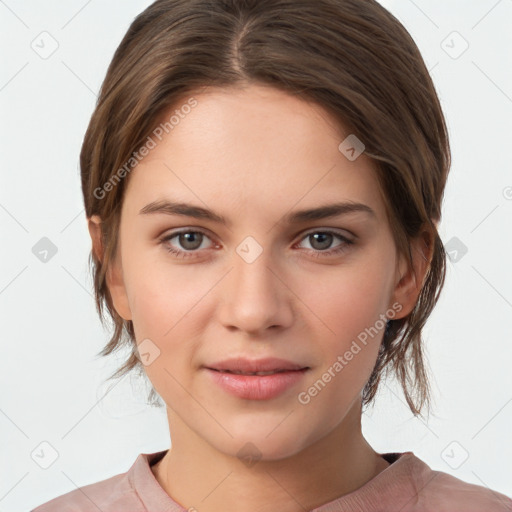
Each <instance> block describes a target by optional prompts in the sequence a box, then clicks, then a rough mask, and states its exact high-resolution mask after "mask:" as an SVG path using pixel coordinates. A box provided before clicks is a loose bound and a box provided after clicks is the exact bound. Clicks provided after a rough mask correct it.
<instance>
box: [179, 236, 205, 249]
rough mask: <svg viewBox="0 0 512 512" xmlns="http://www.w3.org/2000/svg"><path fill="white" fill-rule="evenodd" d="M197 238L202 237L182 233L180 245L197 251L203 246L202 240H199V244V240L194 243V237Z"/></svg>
mask: <svg viewBox="0 0 512 512" xmlns="http://www.w3.org/2000/svg"><path fill="white" fill-rule="evenodd" d="M196 236H199V237H201V233H193V232H191V233H182V234H181V235H180V244H181V245H182V247H184V248H185V249H197V248H198V247H199V246H200V245H201V240H200V239H199V243H197V240H196V241H195V242H194V237H196ZM190 244H192V246H190Z"/></svg>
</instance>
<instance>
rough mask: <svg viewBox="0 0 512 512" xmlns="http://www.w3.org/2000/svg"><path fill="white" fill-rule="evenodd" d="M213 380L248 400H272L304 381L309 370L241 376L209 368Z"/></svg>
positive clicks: (231, 392)
mask: <svg viewBox="0 0 512 512" xmlns="http://www.w3.org/2000/svg"><path fill="white" fill-rule="evenodd" d="M207 370H208V373H209V374H210V375H211V376H212V379H213V380H214V381H215V382H216V383H217V384H218V385H219V386H220V387H221V388H222V389H224V390H225V391H227V392H228V393H230V394H232V395H235V396H237V397H239V398H245V399H246V400H270V399H271V398H275V397H276V396H279V395H280V394H281V393H284V392H285V391H286V390H288V389H290V388H291V387H293V386H295V385H296V384H297V383H298V382H300V381H301V380H302V378H303V377H304V374H305V373H306V371H307V369H303V370H293V371H288V372H279V373H274V374H272V375H239V374H235V373H226V372H219V371H216V370H211V369H209V368H207Z"/></svg>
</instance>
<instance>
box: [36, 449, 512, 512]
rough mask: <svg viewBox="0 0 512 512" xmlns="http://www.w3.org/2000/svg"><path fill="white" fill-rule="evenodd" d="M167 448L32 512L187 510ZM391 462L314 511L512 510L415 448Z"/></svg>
mask: <svg viewBox="0 0 512 512" xmlns="http://www.w3.org/2000/svg"><path fill="white" fill-rule="evenodd" d="M166 452H167V450H165V451H161V452H156V453H151V454H146V453H141V454H139V455H138V457H137V459H136V460H135V462H134V463H133V465H132V467H131V468H130V469H129V470H128V471H127V472H126V473H122V474H119V475H116V476H113V477H111V478H108V479H106V480H102V481H100V482H97V483H94V484H89V485H85V486H83V487H80V488H79V489H75V490H73V491H70V492H68V493H67V494H63V495H62V496H59V497H57V498H54V499H53V500H51V501H48V502H47V503H44V504H42V505H40V506H38V507H37V508H35V509H33V510H32V512H64V511H66V512H85V511H87V512H93V511H95V512H96V511H101V512H143V511H147V512H186V509H185V508H183V507H182V506H181V505H179V504H178V503H176V502H175V501H174V500H173V499H172V498H171V497H170V496H169V495H168V494H167V493H166V492H165V491H164V490H163V488H162V487H161V486H160V484H159V483H158V481H157V480H156V478H155V476H154V475H153V472H152V471H151V468H150V466H151V465H153V464H155V463H156V462H158V461H159V460H160V459H161V458H162V457H163V456H164V455H165V453H166ZM381 456H382V457H384V458H385V459H386V460H387V461H388V462H389V463H390V464H391V465H390V466H388V467H387V468H386V469H385V470H384V471H381V472H380V473H379V474H378V475H377V476H375V477H374V478H372V479H371V480H370V481H368V482H367V483H366V484H364V485H363V486H362V487H360V488H359V489H356V490H355V491H353V492H351V493H349V494H345V495H344V496H341V497H340V498H338V499H336V500H334V501H331V502H329V503H326V504H325V505H322V506H320V507H318V508H315V509H314V511H311V512H398V511H400V512H512V499H510V498H508V497H507V496H505V495H504V494H500V493H498V492H495V491H492V490H490V489H488V488H486V487H483V486H480V485H474V484H469V483H466V482H464V481H462V480H460V479H458V478H455V477H453V476H451V475H449V474H447V473H443V472H441V471H432V470H431V469H430V468H429V467H428V466H427V465H426V464H425V463H424V462H423V461H422V460H420V459H418V458H417V457H416V456H415V455H414V453H413V452H404V453H384V454H381Z"/></svg>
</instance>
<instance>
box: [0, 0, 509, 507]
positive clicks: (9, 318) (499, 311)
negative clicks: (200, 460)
mask: <svg viewBox="0 0 512 512" xmlns="http://www.w3.org/2000/svg"><path fill="white" fill-rule="evenodd" d="M382 3H383V5H385V6H386V7H387V8H389V9H390V10H391V12H392V13H393V14H394V15H395V16H396V17H397V18H398V19H399V20H400V21H401V22H402V23H403V24H404V25H405V27H406V28H407V29H408V30H409V32H410V33H411V35H412V36H413V38H414V39H415V41H416V43H417V44H418V46H419V48H420V50H421V52H422V54H423V56H424V58H425V61H426V63H427V67H428V68H429V70H430V71H431V74H432V77H433V79H434V82H435V85H436V88H437V90H438V93H439V96H440V99H441V102H442V106H443V109H444V111H445V114H446V118H447V122H448V126H449V131H450V137H451V144H452V151H453V165H452V169H451V174H450V177H449V181H448V185H447V190H446V196H445V201H444V205H443V220H442V223H441V228H440V232H441V237H442V238H443V241H444V243H445V244H446V245H447V246H449V244H453V243H455V242H453V240H452V239H453V237H456V238H457V240H458V241H457V242H456V243H458V244H459V245H460V244H464V246H466V247H467V253H466V254H464V255H463V256H462V258H461V257H460V254H461V253H459V259H458V261H450V262H449V263H448V267H449V268H448V276H447V282H446V285H445V289H444V291H443V294H442V296H441V300H440V302H439V304H438V306H437V308H436V310H435V312H434V314H433V315H432V317H431V319H430V321H429V323H428V325H427V328H426V330H425V338H426V350H427V355H428V360H429V362H430V368H431V371H432V374H433V375H434V377H433V379H432V385H433V392H434V396H435V403H434V411H433V412H434V414H433V415H432V416H431V417H430V419H429V420H428V421H423V420H420V419H417V418H414V417H413V416H412V415H411V413H410V411H409V410H408V408H407V407H406V405H405V402H404V399H403V396H402V394H401V393H400V391H399V388H398V386H397V385H396V383H388V385H385V386H384V387H383V388H382V392H381V393H380V395H379V399H378V402H377V404H376V406H375V407H374V408H373V409H370V410H368V411H367V412H366V413H365V414H364V415H363V430H364V433H365V435H366V436H367V439H368V441H369V442H370V444H371V445H372V446H373V447H374V448H375V449H376V450H377V451H379V452H381V453H383V452H393V451H399V452H401V451H413V452H414V453H415V454H416V455H417V456H418V457H420V458H421V459H422V460H424V461H425V462H426V463H427V464H429V466H430V467H431V468H432V469H437V470H440V471H444V472H447V473H450V474H453V475H454V476H456V477H458V478H460V479H462V480H465V481H467V482H471V483H475V484H478V485H486V486H488V487H490V488H492V489H495V490H497V491H499V492H502V493H505V494H507V495H509V496H512V435H511V427H512V371H511V361H512V327H511V322H510V320H511V318H512V272H511V270H510V262H511V261H512V222H511V221H512V200H511V199H512V167H511V164H512V162H511V157H510V146H511V144H512V139H511V135H512V51H511V50H512V31H511V30H510V27H511V26H512V1H511V0H500V1H497V0H478V1H468V0H449V1H448V0H435V1H432V0H429V1H427V0H415V1H412V0H395V1H393V0H387V1H384V0H383V2H382ZM149 4H150V2H149V1H144V0H138V1H137V0H129V1H127V0H123V1H121V0H109V1H106V0H90V1H89V2H87V1H85V0H68V1H67V2H57V1H56V0H47V1H45V2H36V1H32V0H23V1H21V0H18V1H16V0H5V1H0V38H1V41H0V42H1V48H2V51H1V56H2V61H1V63H0V106H1V112H0V116H1V117H0V118H1V120H2V122H1V133H0V152H1V157H2V160H1V164H0V169H1V173H2V176H1V187H0V225H1V229H2V231H1V235H2V243H1V246H0V247H1V249H0V254H1V261H0V263H1V267H0V268H1V271H0V312H1V324H0V325H1V328H2V338H1V343H2V345H1V346H2V357H1V358H0V374H1V376H2V381H1V387H0V389H1V402H0V434H1V435H0V443H1V448H0V453H1V457H2V459H1V466H0V467H1V470H2V472H1V474H0V511H2V512H14V511H22V510H28V509H30V508H31V507H35V506H36V505H39V504H41V503H43V502H45V501H48V500H49V499H51V498H53V497H56V496H57V495H60V494H63V493H65V492H68V491H71V490H73V489H75V488H76V487H78V486H82V485H86V484H90V483H93V482H97V481H99V480H103V479H105V478H108V477H110V476H113V475H115V474H118V473H122V472H125V471H126V470H127V469H128V468H129V467H130V466H131V465H132V463H133V462H134V460H135V458H136V457H137V455H138V454H139V453H151V452H155V451H159V450H164V449H167V448H168V447H169V438H168V426H167V422H166V417H165V415H164V411H163V409H162V410H157V409H154V408H150V407H147V406H146V405H144V399H145V396H146V392H147V389H146V388H145V387H144V383H143V382H141V381H137V380H133V379H130V378H129V377H126V378H125V379H123V380H122V381H120V382H119V383H118V384H117V385H116V386H115V387H114V388H113V389H112V390H111V391H110V392H109V393H108V394H107V395H106V396H105V398H103V399H101V397H102V396H104V395H105V392H106V389H107V386H108V383H107V384H105V382H104V380H105V378H106V377H107V376H108V375H109V374H110V372H111V371H112V370H113V369H114V368H116V367H117V365H119V364H120V362H121V361H120V360H115V359H114V358H111V359H110V360H105V361H103V360H101V359H100V358H99V357H97V356H96V354H97V353H98V352H99V351H100V350H101V348H102V347H103V345H104V344H105V343H106V341H107V340H108V338H109V336H108V333H107V332H105V331H104V330H103V329H102V327H101V324H100V322H99V319H98V318H97V315H96V311H95V306H94V300H93V296H92V290H93V287H92V280H91V277H90V275H89V273H88V267H87V259H88V254H89V250H90V238H89V234H88V231H87V226H86V219H85V214H84V211H83V205H82V196H81V190H80V180H79V171H78V155H79V151H80V146H81V142H82V138H83V135H84V133H85V129H86V127H87V123H88V121H89V118H90V116H91V113H92V111H93V108H94V104H95V100H96V94H97V92H98V90H99V86H100V84H101V81H102V80H103V78H104V75H105V72H106V69H107V66H108V64H109V62H110V60H111V58H112V55H113V52H114V50H115V48H116V47H117V45H118V44H119V42H120V41H121V38H122V37H123V35H124V33H125V32H126V30H127V28H128V26H129V24H130V23H131V21H132V20H133V18H134V17H135V16H136V15H137V14H138V13H140V12H141V11H142V10H143V9H144V8H145V7H147V6H148V5H149ZM43 31H47V32H48V33H49V34H51V37H52V38H53V39H55V40H56V41H57V42H58V48H57V50H56V51H55V53H53V54H52V55H51V56H49V57H48V58H47V59H43V58H41V57H40V56H39V55H38V54H37V53H36V51H34V50H33V49H32V47H31V44H32V41H34V40H35V41H36V42H37V41H39V40H40V39H38V37H47V38H48V36H40V34H41V32H43ZM453 31H456V32H458V33H459V34H460V36H459V35H456V34H455V35H453V34H452V32H453ZM447 37H448V39H447ZM461 37H462V38H464V40H466V41H467V43H468V44H469V47H468V49H467V50H466V51H465V52H464V53H462V54H461V55H460V56H458V58H453V57H454V56H457V54H458V53H460V51H461V50H462V49H463V48H464V47H463V46H462V45H463V44H464V42H463V40H462V39H461ZM443 41H444V42H443ZM46 42H47V44H46V48H49V47H50V46H49V44H51V40H50V39H47V40H46ZM445 50H446V51H445ZM447 52H448V53H447ZM449 53H451V55H449ZM43 237H47V238H49V239H50V240H51V241H52V243H53V244H55V246H56V247H57V250H58V252H57V253H56V254H55V255H54V256H53V257H52V258H51V259H50V260H49V261H48V262H46V263H43V262H41V261H40V260H39V259H38V258H36V256H35V255H34V254H33V252H32V248H33V247H34V245H35V244H36V243H37V242H38V241H39V240H40V239H41V238H43ZM450 247H451V246H450ZM448 248H449V247H448ZM44 441H46V442H48V443H50V444H51V446H52V447H53V448H54V449H55V450H56V451H57V452H58V458H57V460H56V461H55V462H54V463H53V464H52V465H51V466H50V467H49V468H48V469H42V468H41V467H40V466H39V465H38V464H36V463H35V462H34V460H33V459H32V458H31V453H32V452H33V451H34V450H36V449H37V448H38V447H39V445H40V443H42V442H44ZM43 446H45V445H43ZM466 455H468V458H467V460H465V461H463V460H464V458H465V457H466ZM462 461H463V462H462ZM457 466H458V467H457Z"/></svg>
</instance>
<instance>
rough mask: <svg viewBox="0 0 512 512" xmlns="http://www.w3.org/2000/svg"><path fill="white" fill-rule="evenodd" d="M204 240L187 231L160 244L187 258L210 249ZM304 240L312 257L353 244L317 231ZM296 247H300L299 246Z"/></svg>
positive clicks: (337, 235)
mask: <svg viewBox="0 0 512 512" xmlns="http://www.w3.org/2000/svg"><path fill="white" fill-rule="evenodd" d="M336 238H337V239H338V240H340V243H339V244H338V245H336V246H334V248H329V247H331V245H332V243H333V241H334V240H335V239H336ZM174 239H176V242H175V244H171V241H172V240H174ZM205 240H211V239H210V237H209V236H208V235H207V234H206V233H205V232H203V231H202V230H198V229H193V230H192V229H188V230H182V231H177V232H176V231H175V232H172V233H170V234H168V235H167V236H164V237H163V238H161V239H160V243H161V244H163V245H164V247H165V249H166V250H167V251H168V252H170V253H172V254H174V255H175V256H176V257H178V258H189V257H195V256H197V255H198V253H200V252H201V249H208V248H210V247H212V245H210V246H207V247H205V246H204V242H205ZM306 240H307V241H309V243H310V245H311V247H312V248H311V249H307V252H309V253H312V256H314V257H329V256H330V257H332V256H335V255H338V254H341V253H342V252H345V251H347V250H348V249H349V248H350V246H351V245H353V244H354V242H353V241H352V240H350V239H349V238H347V237H346V236H344V235H341V234H340V233H337V232H335V231H329V230H325V231H320V230H317V231H312V232H310V233H307V234H306V235H305V236H304V237H303V238H302V241H301V243H303V242H304V241H306ZM176 245H179V246H180V247H181V248H180V247H176ZM298 245H299V246H300V244H298Z"/></svg>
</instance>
